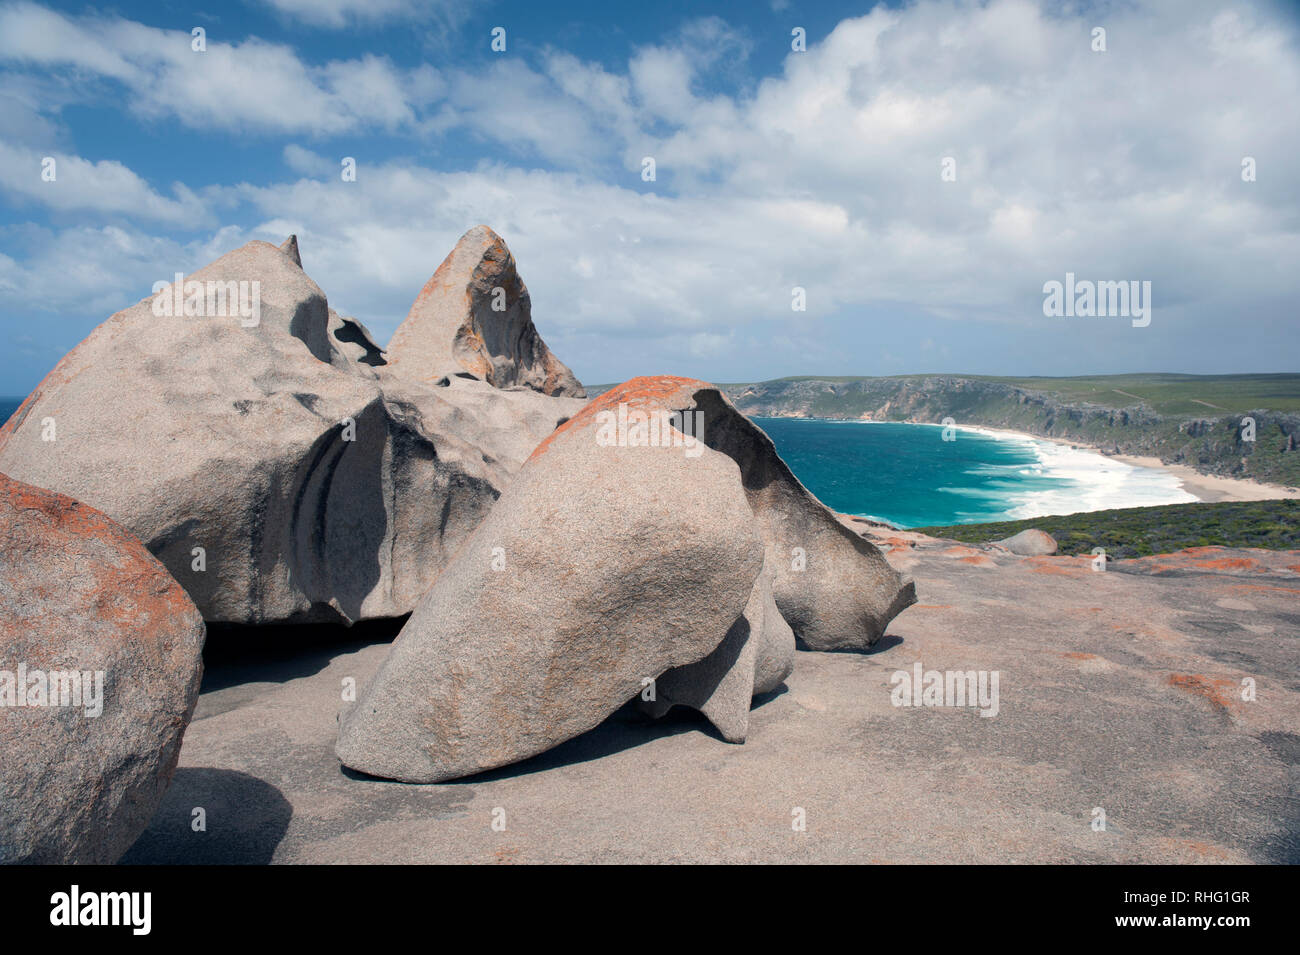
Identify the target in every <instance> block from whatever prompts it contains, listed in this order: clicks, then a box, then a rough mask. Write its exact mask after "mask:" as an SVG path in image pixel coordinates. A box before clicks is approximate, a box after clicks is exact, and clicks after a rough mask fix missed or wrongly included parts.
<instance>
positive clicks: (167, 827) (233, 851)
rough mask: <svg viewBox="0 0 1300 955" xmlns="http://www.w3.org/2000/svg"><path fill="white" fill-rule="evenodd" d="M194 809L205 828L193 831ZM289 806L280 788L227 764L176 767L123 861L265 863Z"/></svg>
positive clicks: (288, 816)
mask: <svg viewBox="0 0 1300 955" xmlns="http://www.w3.org/2000/svg"><path fill="white" fill-rule="evenodd" d="M196 809H202V810H203V819H204V824H205V825H206V831H204V832H195V831H194V828H193V826H194V820H195V819H196V818H197V813H196V812H195V810H196ZM292 817H293V807H292V806H291V805H289V801H288V800H287V799H285V798H284V796H283V795H281V793H280V790H278V789H276V788H275V787H274V786H272V785H270V784H269V783H267V782H264V781H263V780H261V779H258V778H257V777H256V776H249V775H248V774H247V773H238V772H235V771H234V770H230V769H178V770H176V775H175V776H174V777H173V778H172V784H171V788H170V789H168V790H167V795H166V796H164V797H163V803H162V806H161V807H160V808H159V810H158V812H157V813H155V814H154V817H153V819H151V820H150V822H149V828H148V829H146V830H145V831H144V834H143V835H141V836H140V838H139V839H137V840H136V842H135V845H133V846H132V847H131V849H130V851H128V852H127V854H126V855H125V856H123V857H122V864H123V865H187V864H207V865H212V864H218V865H265V864H267V863H269V862H270V861H271V857H272V856H273V855H274V854H275V848H276V846H278V845H279V844H280V840H281V839H283V838H284V834H285V832H286V831H287V830H288V828H289V820H290V819H291V818H292Z"/></svg>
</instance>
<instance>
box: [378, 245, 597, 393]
mask: <svg viewBox="0 0 1300 955" xmlns="http://www.w3.org/2000/svg"><path fill="white" fill-rule="evenodd" d="M388 361H389V363H390V365H391V366H392V370H393V371H394V372H396V373H397V374H400V375H403V376H404V377H407V378H411V379H413V380H417V381H423V382H425V383H433V382H436V381H438V380H439V379H441V378H443V377H444V376H447V375H454V374H456V373H458V372H468V373H469V374H471V375H474V376H475V377H477V378H480V379H482V380H483V381H486V382H487V383H488V384H490V385H494V386H495V387H497V388H511V387H524V388H531V389H533V390H534V391H540V392H542V393H543V394H547V395H564V396H567V397H571V398H585V397H586V396H587V393H586V392H585V391H583V388H582V385H581V384H579V383H578V379H577V378H575V377H574V376H573V372H571V371H570V370H569V369H568V367H567V366H566V365H565V364H564V363H563V362H561V361H560V360H559V359H558V358H556V357H555V356H554V355H553V354H551V350H550V349H549V348H547V347H546V342H544V341H542V337H541V336H540V335H539V334H537V329H536V328H535V327H534V326H533V319H532V302H531V299H530V298H529V296H528V288H527V287H526V286H525V285H524V282H523V279H521V278H520V277H519V272H518V270H517V269H516V267H515V258H514V256H513V255H511V254H510V250H509V249H508V248H506V244H505V242H503V241H502V239H501V237H500V236H499V235H497V234H496V233H495V232H493V231H492V230H491V229H489V228H488V227H487V226H484V225H480V226H475V227H474V228H472V229H470V230H469V231H468V232H466V233H465V234H464V235H463V236H461V239H460V241H459V242H457V243H456V248H454V249H453V250H452V251H451V254H450V255H448V256H447V258H446V259H445V260H443V263H442V265H440V266H438V271H437V272H435V273H434V274H433V278H431V279H429V281H428V284H426V285H425V286H424V289H423V290H422V291H421V292H420V295H419V297H418V298H417V299H416V300H415V304H414V305H412V306H411V311H410V314H408V315H407V316H406V320H405V321H404V322H402V324H401V325H400V326H399V327H398V329H397V331H396V332H395V333H394V334H393V340H392V341H391V342H390V343H389V346H388Z"/></svg>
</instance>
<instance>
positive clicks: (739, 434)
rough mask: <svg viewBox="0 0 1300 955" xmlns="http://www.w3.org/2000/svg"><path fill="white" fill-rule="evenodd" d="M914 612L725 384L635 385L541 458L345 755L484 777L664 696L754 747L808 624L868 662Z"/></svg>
mask: <svg viewBox="0 0 1300 955" xmlns="http://www.w3.org/2000/svg"><path fill="white" fill-rule="evenodd" d="M674 422H675V424H674ZM787 562H788V563H787ZM786 566H789V567H791V570H790V571H789V575H790V576H786V577H784V578H783V575H782V568H783V567H786ZM761 567H766V568H767V570H766V572H765V573H763V574H762V575H760V568H761ZM822 574H827V575H834V579H831V580H819V579H817V578H818V575H822ZM914 600H915V594H914V589H913V586H912V583H911V582H910V581H909V580H906V579H904V578H903V577H901V576H900V575H899V574H897V573H895V572H894V570H893V569H892V568H890V567H889V565H888V564H887V563H886V562H885V560H884V558H883V557H882V556H881V555H880V552H879V551H877V550H876V548H875V547H873V546H872V545H871V544H869V543H867V542H866V541H864V540H862V539H861V538H859V537H858V536H857V535H856V534H854V533H853V532H852V531H850V530H847V529H846V528H843V527H842V526H841V525H840V524H839V522H838V520H837V519H836V517H835V516H834V515H833V514H832V513H831V512H830V511H828V510H827V509H826V508H825V507H823V506H822V505H821V504H820V503H819V502H818V501H817V500H816V499H815V498H814V497H812V495H810V494H809V493H808V492H807V491H806V490H804V488H803V487H802V485H800V484H799V483H798V482H797V481H796V480H795V479H794V477H793V475H791V474H790V472H789V470H788V469H787V468H786V467H785V465H784V464H783V463H782V462H781V460H780V458H779V457H777V455H776V452H775V450H774V449H773V448H772V445H771V442H770V441H769V440H768V439H767V437H766V435H764V434H763V433H762V432H761V431H759V430H758V429H757V428H756V427H754V425H753V424H751V423H750V422H749V421H748V420H747V419H745V418H744V417H743V416H742V415H740V414H739V413H738V412H736V410H735V409H734V408H732V407H731V405H730V404H729V403H728V402H727V401H726V399H725V398H723V397H722V396H721V394H720V393H719V392H718V390H717V389H716V388H714V387H713V386H711V385H708V384H706V383H704V382H700V381H693V380H690V379H684V378H668V377H661V378H637V379H634V380H632V381H630V382H627V383H626V384H624V385H620V386H619V387H618V388H615V389H613V390H611V391H609V392H607V393H606V394H604V395H602V396H601V398H600V399H599V400H598V401H596V402H594V403H592V404H590V405H588V406H587V407H585V408H584V409H583V410H582V411H581V412H580V413H579V414H578V415H577V416H576V417H574V418H573V419H572V420H571V421H569V422H567V423H565V424H564V425H562V426H561V427H560V428H559V429H557V430H556V431H555V432H554V433H553V434H552V435H551V436H550V437H549V438H547V439H546V440H545V441H543V442H542V443H541V444H540V445H539V446H538V447H537V449H536V450H535V451H534V452H533V453H532V455H531V456H530V457H529V459H528V461H527V463H525V465H524V467H523V469H522V470H521V471H520V473H519V475H518V477H517V478H516V479H515V481H514V483H513V484H512V485H511V486H510V487H509V488H508V489H507V490H506V491H505V493H504V494H503V495H502V496H501V498H500V500H499V501H498V502H497V504H496V506H495V507H494V508H493V510H492V512H491V513H490V514H489V516H488V517H487V519H486V520H484V522H483V523H482V524H481V525H479V527H478V529H477V530H476V531H475V532H474V534H473V535H472V536H471V537H470V539H469V540H468V541H467V542H466V544H465V545H464V547H463V548H462V549H461V550H460V551H459V552H458V553H457V555H456V557H455V559H454V560H453V561H452V563H451V564H450V565H449V566H448V567H447V569H446V570H445V571H444V572H443V573H442V575H441V576H440V577H439V578H438V580H437V581H436V582H435V583H434V585H433V587H432V589H431V590H430V591H429V593H428V594H427V595H426V596H425V598H424V599H423V600H422V601H421V602H420V604H419V606H417V607H416V610H415V612H414V613H413V614H412V616H411V619H410V620H409V621H408V623H407V624H406V627H405V628H404V629H403V631H402V633H401V636H400V637H399V638H398V640H397V642H396V643H395V644H394V647H393V652H392V655H391V656H390V658H389V660H388V661H386V663H385V664H384V666H383V668H382V669H381V670H380V672H379V674H378V676H377V677H376V678H375V680H374V681H373V682H372V683H371V684H370V685H369V686H368V687H366V689H365V692H364V694H363V695H362V697H361V699H360V701H359V702H358V703H357V705H356V706H355V707H353V708H352V709H351V710H350V711H348V712H347V713H346V714H345V715H344V717H343V719H342V724H341V728H340V733H339V743H338V754H339V758H340V759H341V760H342V761H343V763H344V764H345V765H347V766H349V767H351V768H352V769H355V770H359V771H361V772H366V773H370V774H372V775H377V776H385V777H388V778H392V779H400V780H404V781H408V782H434V781H438V780H443V779H451V778H455V777H457V776H464V775H468V774H471V773H474V772H478V771H481V770H484V769H490V768H493V767H496V766H501V765H505V764H507V763H511V762H515V761H518V760H520V759H524V758H526V757H528V756H531V755H534V754H536V753H540V752H542V751H544V750H546V749H549V748H550V747H552V746H555V745H557V744H558V743H561V742H563V741H564V740H566V739H569V738H571V737H573V736H576V735H578V734H579V733H581V732H584V731H585V730H588V729H590V728H592V727H593V726H595V725H597V724H598V723H599V722H600V721H601V720H603V719H605V718H606V717H607V716H608V715H609V714H610V713H611V712H613V711H614V710H615V709H617V708H618V707H619V706H620V705H622V704H623V703H625V702H627V701H628V700H630V699H632V698H633V696H635V695H636V694H637V692H638V691H639V690H640V689H641V688H642V686H643V685H644V681H646V680H651V679H653V680H659V679H660V678H663V681H664V686H663V690H662V692H663V696H662V697H658V696H657V699H656V701H655V704H654V712H656V713H662V712H664V711H666V710H667V709H668V708H669V707H671V706H672V705H673V704H674V703H683V704H685V705H689V706H693V707H696V708H699V709H700V710H702V711H703V712H705V713H706V714H707V715H708V716H709V718H710V719H712V720H713V722H714V723H715V725H716V726H717V727H718V729H719V731H720V732H721V733H722V734H723V736H724V737H725V738H727V739H729V740H736V741H740V740H743V739H744V738H745V734H746V731H747V727H748V719H749V708H750V700H751V698H752V697H753V695H754V694H755V693H763V692H767V691H768V690H770V689H773V688H775V687H776V686H778V685H779V684H780V682H781V680H782V679H784V678H785V676H787V675H788V673H789V670H790V665H791V660H792V656H793V644H794V634H796V633H800V628H802V633H800V635H801V636H804V638H805V640H806V642H807V643H808V644H809V645H810V646H834V647H849V646H868V645H870V644H871V643H872V642H874V641H875V640H876V639H877V638H878V637H879V636H880V634H881V633H882V632H883V631H884V627H885V625H886V624H887V623H888V622H889V620H890V619H891V618H892V617H893V616H894V614H896V613H897V612H898V611H900V610H902V609H903V608H905V607H906V606H907V605H908V604H910V603H911V602H912V601H914ZM783 601H784V603H783ZM778 608H779V609H778ZM787 608H788V611H787ZM787 613H788V614H792V615H793V616H794V618H795V619H796V620H798V626H797V627H795V629H794V631H793V632H792V631H791V627H790V626H789V625H787V623H786V620H785V619H783V615H786V614H787ZM657 689H658V688H657Z"/></svg>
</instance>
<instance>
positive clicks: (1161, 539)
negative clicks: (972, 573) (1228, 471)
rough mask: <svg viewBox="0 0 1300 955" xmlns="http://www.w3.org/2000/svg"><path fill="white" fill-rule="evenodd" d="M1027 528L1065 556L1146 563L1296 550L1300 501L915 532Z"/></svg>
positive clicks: (971, 536) (977, 536) (988, 537)
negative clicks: (1187, 552) (1052, 541)
mask: <svg viewBox="0 0 1300 955" xmlns="http://www.w3.org/2000/svg"><path fill="white" fill-rule="evenodd" d="M1030 527H1036V528H1038V529H1039V530H1042V531H1046V532H1047V533H1049V534H1051V535H1052V536H1053V537H1055V538H1056V542H1057V544H1058V545H1060V548H1061V551H1060V552H1061V553H1063V554H1089V553H1091V552H1092V549H1093V548H1094V547H1104V548H1105V549H1106V553H1107V554H1109V555H1110V556H1111V557H1116V558H1126V557H1147V556H1150V555H1151V554H1168V553H1171V552H1173V551H1176V550H1182V549H1183V548H1185V547H1208V546H1214V545H1219V546H1223V547H1264V548H1268V549H1271V550H1295V549H1300V501H1243V502H1221V503H1216V504H1166V505H1164V506H1161V507H1126V508H1121V509H1119V510H1113V511H1093V512H1091V513H1088V514H1067V515H1065V516H1063V517H1036V518H1033V519H1031V520H1024V521H1001V522H999V523H996V524H958V525H955V526H953V527H918V528H914V530H916V531H917V532H919V533H922V534H929V535H931V536H932V537H943V538H948V539H951V540H958V541H962V542H965V543H970V544H982V543H987V542H989V541H995V540H1002V539H1003V538H1006V537H1010V536H1011V535H1012V534H1017V533H1019V532H1020V531H1023V530H1025V529H1027V528H1030Z"/></svg>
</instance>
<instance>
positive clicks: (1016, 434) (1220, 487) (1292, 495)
mask: <svg viewBox="0 0 1300 955" xmlns="http://www.w3.org/2000/svg"><path fill="white" fill-rule="evenodd" d="M913 423H915V424H927V423H928V422H913ZM957 427H958V428H959V429H962V430H967V431H976V432H981V433H984V434H992V435H1005V436H1006V437H1008V438H1015V439H1017V440H1026V439H1027V440H1030V441H1050V442H1051V443H1052V444H1059V445H1062V446H1064V447H1069V448H1082V449H1083V450H1086V451H1094V452H1096V453H1097V454H1100V455H1101V456H1102V457H1106V458H1110V459H1112V460H1115V461H1120V462H1122V463H1124V464H1128V465H1132V466H1133V467H1138V468H1149V469H1152V470H1157V471H1165V472H1167V473H1169V474H1172V475H1173V476H1174V477H1176V478H1177V479H1178V482H1179V484H1180V485H1181V486H1182V488H1183V490H1185V491H1186V492H1187V493H1188V494H1191V495H1193V496H1195V497H1196V499H1197V500H1198V501H1200V502H1201V503H1203V504H1211V503H1215V502H1217V501H1293V500H1300V489H1297V488H1293V487H1286V486H1284V485H1281V484H1267V483H1265V482H1263V481H1254V480H1251V479H1249V478H1228V477H1220V476H1218V475H1215V474H1202V473H1201V472H1200V471H1198V470H1196V469H1195V468H1192V467H1188V466H1187V465H1186V464H1166V463H1165V462H1164V461H1161V460H1160V459H1159V458H1155V457H1140V456H1136V455H1131V454H1114V453H1112V452H1110V451H1107V450H1105V449H1104V448H1100V447H1098V446H1097V445H1095V444H1088V443H1087V442H1086V441H1075V440H1070V439H1067V438H1052V437H1048V436H1047V435H1041V434H1029V433H1027V432H1024V431H1007V430H1005V429H1001V428H988V427H985V426H984V425H957Z"/></svg>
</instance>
